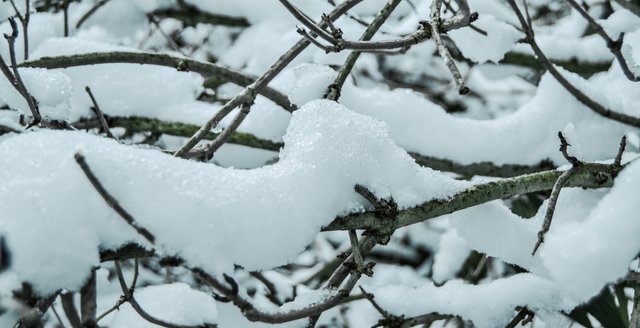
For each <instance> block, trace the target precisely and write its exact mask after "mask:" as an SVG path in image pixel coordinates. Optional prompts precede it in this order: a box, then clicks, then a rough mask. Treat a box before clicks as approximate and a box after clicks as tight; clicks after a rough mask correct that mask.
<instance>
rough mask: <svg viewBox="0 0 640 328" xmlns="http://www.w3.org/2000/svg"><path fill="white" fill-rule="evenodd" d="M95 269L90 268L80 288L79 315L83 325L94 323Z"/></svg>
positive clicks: (89, 325) (90, 325)
mask: <svg viewBox="0 0 640 328" xmlns="http://www.w3.org/2000/svg"><path fill="white" fill-rule="evenodd" d="M96 297H97V293H96V269H95V268H94V269H93V270H91V275H90V276H89V280H88V281H87V283H86V284H85V285H84V286H82V288H81V289H80V317H81V319H82V326H83V327H93V326H95V324H96V322H97V321H96V307H97V299H96Z"/></svg>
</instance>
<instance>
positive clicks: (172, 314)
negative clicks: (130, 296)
mask: <svg viewBox="0 0 640 328" xmlns="http://www.w3.org/2000/svg"><path fill="white" fill-rule="evenodd" d="M136 301H138V303H140V306H141V307H142V308H143V309H144V310H145V311H146V312H148V313H149V314H150V315H152V316H153V317H154V318H157V319H160V320H164V321H166V322H171V323H172V324H176V325H187V326H195V325H200V324H204V323H209V324H211V323H215V322H216V321H217V314H218V312H217V307H216V302H215V300H214V299H213V298H212V297H211V296H210V295H208V294H206V293H203V292H201V291H197V290H194V289H191V287H189V286H188V285H186V284H184V283H173V284H165V285H158V286H149V287H145V288H140V289H137V290H136ZM109 327H112V328H154V327H158V326H157V325H155V324H152V323H150V322H149V321H147V320H145V319H143V318H142V317H140V315H139V314H138V313H137V312H136V311H135V310H134V309H133V308H132V307H131V305H130V304H129V303H125V304H123V305H121V306H120V309H119V311H118V312H116V314H115V316H114V318H113V321H112V322H111V324H110V325H109Z"/></svg>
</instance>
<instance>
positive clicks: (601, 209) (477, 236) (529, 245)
mask: <svg viewBox="0 0 640 328" xmlns="http://www.w3.org/2000/svg"><path fill="white" fill-rule="evenodd" d="M639 179H640V164H639V163H637V162H632V163H630V164H629V165H628V167H626V168H625V169H624V170H623V171H622V173H620V175H619V176H618V178H616V183H615V185H614V187H613V188H611V190H610V191H606V190H604V191H603V190H580V189H576V188H567V189H564V190H563V191H562V192H561V194H560V197H559V200H558V204H557V207H556V210H555V213H554V217H553V221H552V224H551V228H550V230H549V232H548V233H547V234H546V235H545V239H544V243H543V244H542V246H541V247H540V250H539V251H538V253H536V255H535V256H534V257H532V256H531V251H532V250H533V246H534V245H535V242H536V240H537V232H538V231H539V230H540V227H541V226H542V221H543V220H544V214H545V211H546V203H545V204H543V206H541V207H540V210H539V211H538V214H537V215H536V216H535V217H534V218H532V219H529V220H524V219H521V218H519V217H518V216H517V215H515V214H513V213H511V212H510V210H509V209H508V208H507V207H506V206H504V205H503V204H502V203H501V202H499V201H494V202H491V203H487V204H484V205H480V206H477V207H474V208H470V209H467V210H463V211H460V212H456V213H455V214H451V215H449V217H450V219H451V221H452V225H453V226H454V227H455V229H456V231H457V232H458V233H459V234H460V236H462V237H463V238H464V239H465V240H466V241H467V242H468V243H469V246H470V247H471V248H473V249H475V250H477V251H479V252H483V253H486V254H487V255H489V256H495V257H498V258H500V259H502V260H504V261H506V262H508V263H512V264H515V265H518V266H520V267H522V268H524V269H526V270H528V271H529V272H531V273H533V274H535V275H536V276H538V277H540V278H543V279H545V280H546V281H548V282H550V283H552V284H553V286H554V290H556V294H557V295H559V296H561V297H562V299H563V300H564V301H563V302H564V304H567V305H568V306H569V307H570V308H572V307H574V306H577V305H579V304H581V303H584V302H586V301H588V300H589V299H590V298H591V297H593V296H595V295H596V294H597V293H598V292H600V290H601V288H602V286H603V285H605V284H607V283H610V282H614V281H616V280H617V279H619V278H621V277H623V276H624V275H625V274H626V273H627V272H628V269H629V263H630V262H631V261H632V260H633V259H634V257H635V256H636V255H637V254H638V252H639V251H640V244H639V243H638V241H637V238H635V237H634V236H637V234H638V233H640V225H638V224H635V220H632V218H634V217H636V216H637V213H638V211H640V207H639V206H640V205H639V204H638V202H637V201H635V200H633V199H634V197H635V196H634V190H635V189H637V183H638V180H639ZM614 199H615V200H614ZM618 201H622V202H621V203H618ZM479 218H482V220H479ZM504 245H509V247H504ZM557 309H560V308H557Z"/></svg>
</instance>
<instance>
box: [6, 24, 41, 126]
mask: <svg viewBox="0 0 640 328" xmlns="http://www.w3.org/2000/svg"><path fill="white" fill-rule="evenodd" d="M9 23H10V25H11V29H12V32H11V35H9V34H4V38H5V39H6V40H7V43H8V44H9V57H10V60H11V66H12V68H13V75H11V74H7V73H6V72H4V71H5V69H6V68H5V67H3V68H2V70H3V72H4V73H5V76H6V77H7V78H8V79H9V81H10V82H12V84H14V87H15V88H16V89H17V90H18V92H19V93H20V94H21V95H22V97H23V98H24V99H25V100H26V101H27V105H28V106H29V109H30V110H31V114H32V115H33V122H31V124H30V126H33V125H37V124H38V123H40V121H41V120H42V117H41V116H40V111H39V108H38V102H37V101H36V100H35V98H34V97H33V96H32V95H31V94H30V93H29V92H28V91H27V88H26V87H25V85H24V82H23V81H22V77H21V76H20V72H19V71H18V63H17V60H16V51H15V42H16V38H17V37H18V26H17V24H16V21H15V19H13V17H10V18H9ZM2 66H6V64H5V63H4V61H3V63H2Z"/></svg>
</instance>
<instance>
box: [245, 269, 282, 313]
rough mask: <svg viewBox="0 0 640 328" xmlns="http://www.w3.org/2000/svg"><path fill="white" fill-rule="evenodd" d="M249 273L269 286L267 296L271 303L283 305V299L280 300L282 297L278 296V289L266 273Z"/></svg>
mask: <svg viewBox="0 0 640 328" xmlns="http://www.w3.org/2000/svg"><path fill="white" fill-rule="evenodd" d="M249 274H250V275H251V276H253V277H254V278H256V279H258V280H259V281H260V282H261V283H262V284H264V286H265V287H267V293H266V296H267V298H268V299H269V300H270V301H271V303H273V304H275V305H278V306H281V305H282V301H280V299H279V298H278V289H277V288H276V286H275V285H274V284H273V283H272V282H271V281H269V279H267V277H265V276H264V274H262V272H259V271H251V272H249Z"/></svg>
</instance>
